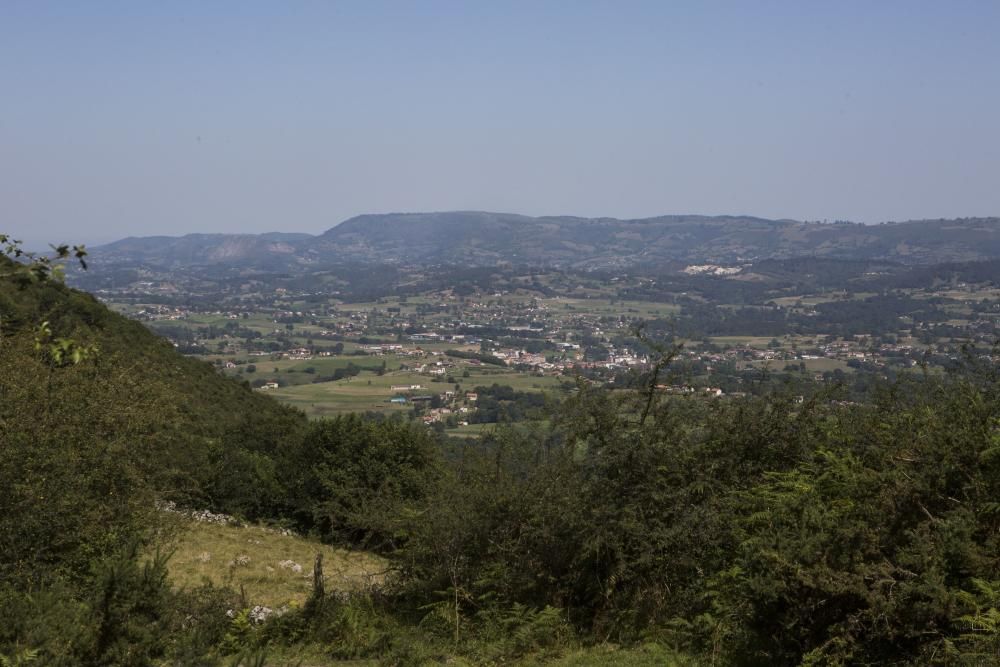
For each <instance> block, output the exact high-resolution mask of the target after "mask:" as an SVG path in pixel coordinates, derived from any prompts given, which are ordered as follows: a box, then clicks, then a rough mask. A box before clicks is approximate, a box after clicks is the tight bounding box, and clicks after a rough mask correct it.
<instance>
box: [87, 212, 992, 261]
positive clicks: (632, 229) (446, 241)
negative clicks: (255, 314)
mask: <svg viewBox="0 0 1000 667" xmlns="http://www.w3.org/2000/svg"><path fill="white" fill-rule="evenodd" d="M93 255H94V260H95V261H98V262H101V261H106V262H119V263H126V264H128V263H138V264H148V265H153V266H160V267H163V268H182V267H185V266H196V265H232V266H235V267H247V268H256V269H273V270H283V271H296V270H308V269H309V268H315V267H319V266H323V265H328V264H334V263H343V262H361V263H380V264H385V263H391V264H425V263H426V264H459V265H466V266H490V265H495V264H498V263H513V264H528V265H538V266H560V267H575V268H595V269H597V268H600V269H609V268H625V267H629V266H637V265H662V264H669V263H678V262H679V263H691V264H697V263H720V264H731V263H739V262H749V261H757V260H763V259H786V258H791V257H802V256H817V257H828V258H837V259H879V260H893V261H897V262H903V263H907V264H933V263H938V262H950V261H975V260H982V259H991V258H996V257H1000V218H996V217H991V218H963V219H955V220H915V221H909V222H899V223H884V224H878V225H863V224H856V223H833V224H828V223H819V222H801V221H796V220H787V219H781V220H769V219H766V218H757V217H752V216H702V215H665V216H658V217H654V218H640V219H630V220H620V219H617V218H580V217H572V216H545V217H531V216H525V215H517V214H511V213H491V212H485V211H449V212H440V213H386V214H366V215H360V216H357V217H354V218H351V219H349V220H346V221H344V222H343V223H341V224H339V225H337V226H335V227H332V228H331V229H329V230H327V231H326V232H324V233H323V234H320V235H318V236H312V235H309V234H294V233H282V232H272V233H267V234H189V235H186V236H180V237H169V236H153V237H139V238H136V237H131V238H127V239H122V240H121V241H116V242H114V243H110V244H107V245H103V246H99V247H97V248H95V249H94V250H93Z"/></svg>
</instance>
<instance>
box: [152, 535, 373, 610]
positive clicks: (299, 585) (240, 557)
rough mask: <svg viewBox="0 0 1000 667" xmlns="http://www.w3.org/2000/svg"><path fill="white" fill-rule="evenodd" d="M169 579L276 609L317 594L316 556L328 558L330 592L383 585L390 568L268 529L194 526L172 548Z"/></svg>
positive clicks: (326, 574)
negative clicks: (234, 592)
mask: <svg viewBox="0 0 1000 667" xmlns="http://www.w3.org/2000/svg"><path fill="white" fill-rule="evenodd" d="M168 546H169V548H171V549H172V551H173V554H172V556H171V558H170V560H169V562H168V567H169V570H170V577H171V580H172V581H173V583H174V585H175V586H177V587H179V588H191V587H194V586H198V585H201V584H202V583H204V582H205V581H206V580H207V581H209V582H211V583H212V584H213V585H215V586H229V587H230V588H233V589H234V590H237V591H239V590H241V589H242V591H243V593H244V595H245V596H246V599H247V603H248V604H249V605H258V604H259V605H264V606H268V607H273V608H277V607H280V606H282V605H297V604H301V603H303V602H305V600H306V599H307V598H308V596H309V594H310V592H311V591H312V572H313V563H314V561H315V558H316V554H318V553H322V554H323V575H324V585H325V588H326V590H327V592H331V591H358V590H363V589H364V588H365V587H367V586H369V585H371V584H372V583H378V582H381V581H383V580H384V571H385V569H386V566H387V563H386V561H384V560H383V559H381V558H379V557H377V556H374V555H372V554H369V553H365V552H357V551H346V550H343V549H335V548H333V547H330V546H327V545H324V544H320V543H319V542H315V541H312V540H308V539H305V538H302V537H298V536H294V535H283V534H281V532H280V531H278V530H277V529H272V528H266V527H263V526H247V527H236V526H226V525H219V524H214V523H199V522H192V523H190V524H189V525H187V526H186V527H182V529H181V530H180V531H179V533H178V535H177V536H176V538H175V539H174V541H173V543H172V544H171V545H168Z"/></svg>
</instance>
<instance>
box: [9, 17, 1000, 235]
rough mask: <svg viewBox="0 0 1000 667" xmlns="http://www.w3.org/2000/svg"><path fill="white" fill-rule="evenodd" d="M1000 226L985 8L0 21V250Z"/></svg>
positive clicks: (993, 38) (995, 44)
mask: <svg viewBox="0 0 1000 667" xmlns="http://www.w3.org/2000/svg"><path fill="white" fill-rule="evenodd" d="M452 209H481V210H497V211H510V212H518V213H526V214H531V215H549V214H573V215H582V216H602V215H609V216H616V217H639V216H651V215H657V214H664V213H705V214H723V213H731V214H742V213H746V214H753V215H759V216H766V217H791V218H799V219H809V220H815V219H824V218H827V219H831V220H833V219H837V218H844V219H852V220H857V221H863V222H877V221H882V220H893V219H895V220H901V219H908V218H923V217H935V218H936V217H958V216H972V215H1000V2H997V0H984V1H982V2H963V1H960V0H948V1H946V2H942V1H937V2H919V1H917V0H906V1H900V2H891V1H877V2H872V1H871V0H865V1H861V2H851V1H849V0H837V1H836V2H826V1H823V2H820V1H818V0H817V1H812V0H794V1H790V2H768V1H766V0H762V1H759V2H758V1H745V0H740V1H738V2H729V3H726V2H710V1H702V2H670V1H668V0H659V1H656V2H630V1H627V0H616V1H608V2H583V1H581V0H572V1H566V2H554V1H550V2H545V1H542V0H532V1H526V2H506V1H503V2H493V1H489V2H487V1H485V0H483V1H478V0H460V1H456V2H416V1H407V2H402V1H401V2H378V1H373V0H363V1H362V0H359V1H358V2H333V1H328V2H315V3H312V2H304V1H303V2H296V1H294V0H289V1H287V2H284V1H282V2H259V3H258V2H251V1H248V0H239V1H234V2H223V1H215V0H212V1H209V2H205V1H202V0H198V1H195V2H189V3H186V2H180V1H171V2H140V1H138V0H124V1H122V2H99V1H97V0H94V1H89V0H88V1H86V2H79V1H77V0H72V1H69V2H63V3H58V2H45V1H44V0H25V1H23V2H22V1H20V0H2V1H0V231H7V232H13V233H15V234H18V235H21V236H23V237H26V238H29V239H35V240H41V239H49V240H67V241H77V240H84V241H90V242H94V241H98V240H109V239H113V238H118V237H122V236H126V235H146V234H180V233H185V232H192V231H219V232H223V231H225V232H235V231H247V232H259V231H268V230H285V231H306V232H319V231H322V230H324V229H327V228H329V227H331V226H333V225H334V224H336V223H337V222H340V221H342V220H344V219H346V218H348V217H350V216H352V215H355V214H359V213H365V212H387V211H429V210H452Z"/></svg>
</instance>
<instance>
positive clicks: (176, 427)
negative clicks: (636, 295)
mask: <svg viewBox="0 0 1000 667" xmlns="http://www.w3.org/2000/svg"><path fill="white" fill-rule="evenodd" d="M0 317H2V319H0V445H2V446H0V484H2V486H3V488H4V489H5V492H4V493H3V494H0V553H2V559H0V618H3V619H5V622H4V623H3V624H0V656H3V659H4V661H5V663H4V664H7V663H9V664H31V663H32V662H34V663H35V664H44V665H81V664H82V665H118V664H122V665H160V664H174V665H213V664H223V663H230V664H236V663H233V660H236V661H237V663H239V664H251V661H252V660H260V659H262V658H260V654H256V657H251V653H253V652H257V651H266V652H268V654H269V655H270V656H271V657H270V658H268V659H270V660H272V661H277V660H284V658H283V656H289V655H294V654H295V652H296V651H299V650H304V649H305V648H306V647H308V649H309V650H310V651H312V653H310V655H313V656H320V657H319V658H317V660H319V659H321V660H322V661H324V663H325V664H334V663H335V661H338V660H349V659H370V660H373V661H380V662H382V663H383V664H427V663H435V662H444V661H447V660H451V661H463V660H464V661H467V662H469V663H472V664H499V663H511V662H517V661H523V662H529V663H534V664H537V663H539V662H545V661H556V660H572V659H575V658H573V656H579V655H584V656H585V655H586V652H587V651H589V650H595V651H599V652H598V653H594V654H591V655H592V656H598V657H596V658H593V659H594V660H597V661H598V662H601V661H602V660H601V658H600V656H604V657H607V653H606V652H605V651H607V650H608V648H607V647H608V646H610V645H613V646H618V647H623V649H622V651H621V653H620V654H618V657H617V658H616V659H617V660H618V662H619V663H621V664H629V662H630V661H631V662H633V663H634V664H671V663H675V664H718V665H762V666H763V665H797V664H812V665H819V664H911V665H926V664H970V665H971V664H995V663H996V662H997V660H998V659H1000V624H998V620H997V619H998V618H1000V601H998V598H1000V511H998V510H1000V506H998V503H997V499H998V498H1000V430H998V427H1000V382H998V379H1000V378H998V376H997V372H996V371H997V369H996V365H995V358H996V357H995V356H991V354H992V352H991V351H990V350H968V354H967V355H966V358H965V359H964V361H963V363H959V364H956V365H955V370H954V371H953V372H952V373H950V374H938V375H934V374H929V373H919V372H917V373H915V374H914V375H912V376H907V377H905V378H904V379H903V380H900V381H898V382H894V383H892V384H888V383H887V384H884V385H882V386H880V387H878V388H876V389H875V390H873V391H872V392H871V393H870V394H869V395H868V396H866V397H865V400H864V401H863V402H862V401H854V402H848V401H846V400H845V398H844V395H843V394H842V393H841V391H840V389H839V388H838V387H836V386H833V387H828V388H824V389H823V390H822V391H821V392H820V393H816V394H814V395H809V396H794V395H791V394H788V393H786V392H784V391H782V389H781V388H780V387H778V388H776V389H774V390H773V391H771V392H770V393H766V394H764V395H762V396H756V397H755V396H745V397H741V398H734V399H732V400H708V399H704V398H700V397H698V396H695V395H688V396H674V395H670V394H667V393H665V392H662V391H659V390H658V389H657V387H658V386H660V385H662V384H663V383H664V382H667V381H668V380H669V376H670V373H671V368H672V366H671V355H672V351H671V350H670V349H663V348H659V347H658V346H656V345H653V348H654V349H657V350H658V353H659V355H660V356H659V357H658V358H657V359H658V362H657V363H656V364H655V365H654V366H653V369H652V370H651V371H648V372H646V373H641V374H636V375H634V376H633V377H632V378H631V385H630V386H629V387H618V388H614V389H612V388H608V387H602V386H596V385H590V384H588V383H587V382H585V381H582V380H581V381H580V383H579V385H578V387H577V390H576V391H575V392H573V394H572V396H571V397H570V398H569V399H568V400H566V401H565V402H563V403H562V404H561V405H558V406H554V407H553V408H552V410H551V414H550V415H549V417H550V418H549V419H548V420H546V421H545V422H542V423H539V424H538V425H536V426H532V427H514V426H511V427H507V428H505V427H502V426H501V427H500V428H498V429H497V430H496V431H493V432H490V433H488V434H487V435H485V436H483V437H482V438H481V439H479V440H472V439H469V440H462V441H449V440H445V439H442V438H441V437H440V436H438V435H436V434H434V433H433V432H432V431H431V430H429V429H426V428H424V427H423V426H422V425H410V424H406V423H402V422H400V421H394V420H392V419H378V420H376V419H366V418H365V417H362V416H357V415H352V416H346V417H338V418H336V419H331V420H318V421H315V422H312V423H308V422H306V420H305V419H304V417H302V416H301V415H300V414H299V413H297V412H295V411H294V410H291V409H288V408H284V407H281V406H279V405H278V404H277V403H275V402H273V401H271V400H269V399H268V398H266V397H264V396H262V395H260V394H257V393H254V392H252V391H251V390H250V389H248V388H247V387H246V386H245V385H242V384H239V383H236V382H234V381H231V380H227V379H224V378H221V377H219V376H218V375H217V374H216V373H215V372H214V371H212V370H211V368H209V367H208V366H206V365H204V364H202V363H200V362H197V361H193V360H189V359H185V358H183V357H182V356H181V355H180V354H178V353H177V352H176V351H175V350H174V349H173V348H172V347H171V346H170V345H168V344H166V343H164V342H163V341H162V340H160V339H158V338H157V337H155V336H154V335H153V334H151V333H149V332H147V331H146V330H145V329H143V328H142V327H141V326H140V325H139V324H137V323H133V322H129V321H127V320H125V319H123V318H121V317H119V316H117V315H114V314H112V313H111V312H109V311H108V310H107V309H106V308H104V307H103V306H102V305H101V304H99V303H98V302H96V301H95V300H94V299H92V298H91V297H89V296H87V295H85V294H82V293H80V292H76V291H73V290H69V289H67V288H65V287H63V286H62V285H60V284H58V282H57V281H55V280H54V279H53V278H52V277H51V276H49V275H48V274H45V273H44V272H43V273H42V274H36V273H32V272H30V271H29V270H28V269H27V268H26V267H25V265H22V264H14V263H12V262H9V261H2V262H0ZM164 501H174V502H175V503H177V506H179V507H182V508H186V509H196V510H204V509H208V510H213V511H223V512H226V513H229V514H232V515H235V516H237V517H239V518H242V519H244V520H262V521H269V522H272V524H274V525H281V526H284V527H287V528H291V529H293V530H295V531H297V532H299V533H301V534H305V535H310V536H312V537H313V538H315V539H318V540H322V541H323V542H326V543H329V544H336V545H340V546H345V547H351V548H363V549H366V550H369V551H374V552H377V553H378V554H379V555H380V556H381V557H383V558H385V559H386V563H387V566H386V571H385V572H384V573H382V579H381V583H380V584H379V585H377V586H373V587H371V588H369V589H366V590H360V591H355V592H353V593H335V592H334V591H333V589H332V587H330V588H325V584H326V583H327V582H326V581H325V580H324V579H323V577H322V574H321V573H319V574H317V573H316V572H314V573H313V574H314V575H315V576H314V578H313V581H314V587H313V589H312V595H311V596H310V598H309V600H308V602H307V603H305V604H304V605H301V606H298V607H291V608H289V609H287V610H284V612H283V613H282V614H280V615H279V614H274V615H272V616H270V617H269V618H262V617H260V615H259V614H256V615H254V614H251V613H250V612H251V611H252V607H253V605H254V602H253V600H248V599H247V598H246V595H245V594H244V595H242V596H241V594H240V592H239V591H238V590H230V589H227V588H226V587H224V586H223V587H216V586H209V585H205V586H201V587H188V588H184V589H181V588H178V587H176V586H174V585H172V584H171V574H170V571H171V561H170V559H169V554H168V553H164V554H163V555H161V556H157V555H155V554H156V547H157V546H158V545H163V544H166V543H167V542H165V541H164V540H165V539H166V538H167V537H169V534H170V530H171V529H172V528H171V523H170V521H169V516H167V515H169V514H170V513H166V512H163V511H161V510H160V509H158V507H162V506H163V505H162V503H163V502H164ZM234 567H235V565H234ZM227 612H229V613H228V614H227ZM596 646H601V647H603V648H600V649H594V648H593V647H596ZM638 647H644V648H641V649H640V648H638ZM581 651H582V652H583V654H581V653H580V652H581ZM650 656H653V657H652V658H651V657H650ZM317 664H320V663H317ZM564 664H574V663H569V662H567V663H564ZM576 664H587V663H585V662H581V663H576Z"/></svg>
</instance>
